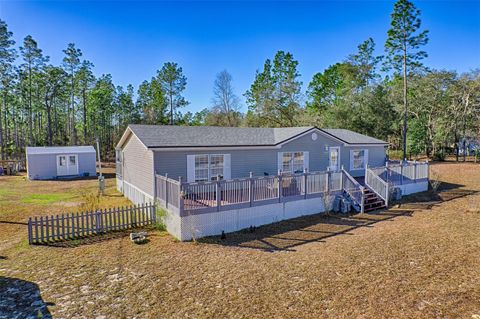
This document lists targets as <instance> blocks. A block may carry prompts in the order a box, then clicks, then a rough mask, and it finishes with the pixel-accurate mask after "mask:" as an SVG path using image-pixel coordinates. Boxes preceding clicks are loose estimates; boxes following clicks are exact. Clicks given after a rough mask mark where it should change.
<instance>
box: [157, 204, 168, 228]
mask: <svg viewBox="0 0 480 319" xmlns="http://www.w3.org/2000/svg"><path fill="white" fill-rule="evenodd" d="M155 216H156V221H155V224H154V228H155V229H156V230H158V231H165V230H167V226H166V225H165V218H166V217H167V211H166V210H164V209H163V208H158V207H157V208H156V210H155Z"/></svg>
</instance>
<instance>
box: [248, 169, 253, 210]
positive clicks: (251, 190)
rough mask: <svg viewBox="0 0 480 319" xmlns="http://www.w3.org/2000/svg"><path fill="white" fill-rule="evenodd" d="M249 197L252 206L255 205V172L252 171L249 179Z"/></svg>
mask: <svg viewBox="0 0 480 319" xmlns="http://www.w3.org/2000/svg"><path fill="white" fill-rule="evenodd" d="M248 185H249V186H248V187H249V188H248V199H249V200H250V207H252V206H253V195H254V194H253V172H250V175H249V179H248Z"/></svg>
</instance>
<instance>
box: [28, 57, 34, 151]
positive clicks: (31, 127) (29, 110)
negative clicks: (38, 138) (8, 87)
mask: <svg viewBox="0 0 480 319" xmlns="http://www.w3.org/2000/svg"><path fill="white" fill-rule="evenodd" d="M28 95H29V98H28V136H29V139H30V146H34V145H33V123H32V120H33V119H32V116H33V110H32V67H31V65H30V63H29V65H28Z"/></svg>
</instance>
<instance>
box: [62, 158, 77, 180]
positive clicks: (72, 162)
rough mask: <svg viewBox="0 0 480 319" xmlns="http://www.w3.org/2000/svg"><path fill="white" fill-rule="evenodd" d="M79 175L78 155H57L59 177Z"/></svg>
mask: <svg viewBox="0 0 480 319" xmlns="http://www.w3.org/2000/svg"><path fill="white" fill-rule="evenodd" d="M67 175H78V157H77V155H74V154H70V155H57V176H67Z"/></svg>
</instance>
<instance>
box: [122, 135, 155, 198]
mask: <svg viewBox="0 0 480 319" xmlns="http://www.w3.org/2000/svg"><path fill="white" fill-rule="evenodd" d="M122 155H123V180H124V181H125V182H127V183H130V184H132V185H134V186H135V187H137V188H138V189H140V190H141V191H143V192H145V193H147V194H148V195H150V196H153V178H154V177H153V155H152V151H151V150H148V149H147V148H146V147H145V146H144V145H143V144H142V143H141V142H140V140H139V139H138V138H137V137H136V136H135V135H133V134H132V135H131V136H130V138H129V140H128V141H127V142H126V144H125V146H124V148H123V149H122Z"/></svg>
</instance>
